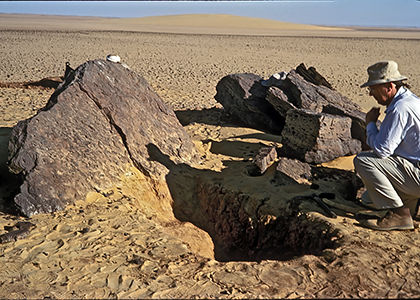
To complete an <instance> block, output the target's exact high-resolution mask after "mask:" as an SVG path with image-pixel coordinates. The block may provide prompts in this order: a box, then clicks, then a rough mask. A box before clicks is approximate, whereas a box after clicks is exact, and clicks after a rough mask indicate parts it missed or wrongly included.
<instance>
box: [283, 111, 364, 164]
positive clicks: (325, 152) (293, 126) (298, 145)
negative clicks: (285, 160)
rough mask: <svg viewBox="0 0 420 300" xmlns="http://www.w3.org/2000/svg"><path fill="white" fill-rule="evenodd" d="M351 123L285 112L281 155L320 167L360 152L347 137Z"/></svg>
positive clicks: (327, 116) (332, 117)
mask: <svg viewBox="0 0 420 300" xmlns="http://www.w3.org/2000/svg"><path fill="white" fill-rule="evenodd" d="M351 123H352V122H351V119H350V118H348V117H342V116H335V115H330V114H325V113H315V112H312V111H310V110H305V109H295V110H289V112H288V113H287V116H286V126H285V128H284V129H283V131H282V143H283V147H282V148H281V153H282V154H283V155H284V156H286V157H292V158H297V159H300V160H302V161H305V162H308V163H315V164H317V163H322V162H326V161H329V160H332V159H334V158H336V157H339V156H345V155H352V154H356V153H358V152H360V151H361V143H360V141H358V140H356V139H353V138H352V137H351Z"/></svg>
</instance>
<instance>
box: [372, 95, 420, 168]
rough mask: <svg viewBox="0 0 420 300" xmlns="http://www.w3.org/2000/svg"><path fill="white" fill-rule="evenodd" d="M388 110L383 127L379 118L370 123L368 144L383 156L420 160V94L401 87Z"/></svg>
mask: <svg viewBox="0 0 420 300" xmlns="http://www.w3.org/2000/svg"><path fill="white" fill-rule="evenodd" d="M385 113H386V116H385V118H384V120H383V122H382V124H381V126H380V129H379V130H378V128H377V127H376V124H375V122H369V124H367V126H366V131H367V144H368V145H369V146H370V147H371V148H372V150H374V151H375V153H376V154H377V155H378V156H379V157H388V156H391V155H398V156H401V157H404V158H406V159H408V160H410V161H412V162H418V161H420V98H419V97H417V96H416V95H414V94H413V93H412V92H411V91H410V90H408V89H406V88H405V87H400V88H399V90H398V92H397V93H396V95H395V96H394V99H393V100H392V101H391V103H390V105H389V106H388V107H387V109H386V110H385Z"/></svg>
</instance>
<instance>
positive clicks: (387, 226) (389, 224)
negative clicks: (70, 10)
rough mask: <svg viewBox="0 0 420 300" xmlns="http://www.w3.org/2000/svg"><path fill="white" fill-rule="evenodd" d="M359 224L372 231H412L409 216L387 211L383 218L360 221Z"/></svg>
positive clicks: (411, 220)
mask: <svg viewBox="0 0 420 300" xmlns="http://www.w3.org/2000/svg"><path fill="white" fill-rule="evenodd" d="M359 222H360V224H361V225H363V226H365V227H368V228H371V229H374V230H383V231H387V230H410V229H414V224H413V219H412V218H411V216H409V215H408V216H400V215H397V214H395V213H393V212H392V211H388V213H387V214H386V215H385V217H383V218H380V219H379V220H377V219H364V220H363V219H361V220H359Z"/></svg>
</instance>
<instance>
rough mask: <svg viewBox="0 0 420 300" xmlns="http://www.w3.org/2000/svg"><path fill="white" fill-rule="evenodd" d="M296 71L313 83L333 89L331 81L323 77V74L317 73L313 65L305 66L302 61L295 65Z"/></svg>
mask: <svg viewBox="0 0 420 300" xmlns="http://www.w3.org/2000/svg"><path fill="white" fill-rule="evenodd" d="M296 72H297V73H298V74H299V75H300V76H302V77H303V78H304V79H305V80H306V81H309V82H312V83H313V84H315V85H323V86H326V87H327V88H329V89H331V90H333V87H332V85H331V83H329V82H328V81H327V79H325V77H324V76H322V75H321V74H319V73H318V71H317V70H316V69H315V68H314V67H309V68H306V66H305V64H304V63H301V64H300V65H299V66H297V67H296Z"/></svg>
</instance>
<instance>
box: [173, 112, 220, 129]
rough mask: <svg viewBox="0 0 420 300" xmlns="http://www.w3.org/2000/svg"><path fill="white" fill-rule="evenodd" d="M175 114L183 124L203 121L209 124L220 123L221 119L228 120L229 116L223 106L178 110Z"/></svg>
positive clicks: (215, 124)
mask: <svg viewBox="0 0 420 300" xmlns="http://www.w3.org/2000/svg"><path fill="white" fill-rule="evenodd" d="M175 115H176V117H177V118H178V120H179V122H180V123H181V125H182V126H187V125H189V124H191V123H203V124H208V125H214V126H217V125H220V122H221V120H224V121H228V116H227V115H226V112H225V110H224V109H223V108H217V107H212V108H204V109H201V110H189V109H188V110H177V111H175Z"/></svg>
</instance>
